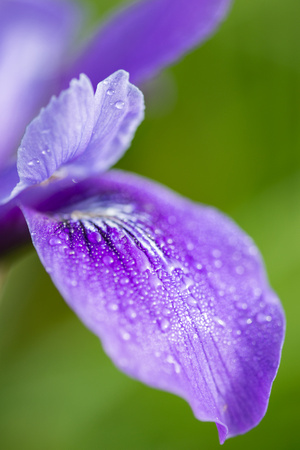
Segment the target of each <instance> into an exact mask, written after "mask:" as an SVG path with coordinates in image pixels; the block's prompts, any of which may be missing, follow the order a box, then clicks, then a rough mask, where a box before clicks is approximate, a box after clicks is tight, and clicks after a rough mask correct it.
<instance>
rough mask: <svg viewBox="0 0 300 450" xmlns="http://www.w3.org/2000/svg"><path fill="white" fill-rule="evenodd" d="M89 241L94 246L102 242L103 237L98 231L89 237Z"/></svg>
mask: <svg viewBox="0 0 300 450" xmlns="http://www.w3.org/2000/svg"><path fill="white" fill-rule="evenodd" d="M88 240H89V241H90V242H91V243H92V244H98V242H100V241H101V235H100V234H99V233H97V232H96V231H94V232H92V233H90V234H89V235H88Z"/></svg>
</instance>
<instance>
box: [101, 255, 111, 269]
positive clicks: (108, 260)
mask: <svg viewBox="0 0 300 450" xmlns="http://www.w3.org/2000/svg"><path fill="white" fill-rule="evenodd" d="M103 262H104V264H105V265H106V266H109V265H110V264H112V263H113V262H114V260H113V258H112V257H111V256H109V255H105V256H104V257H103Z"/></svg>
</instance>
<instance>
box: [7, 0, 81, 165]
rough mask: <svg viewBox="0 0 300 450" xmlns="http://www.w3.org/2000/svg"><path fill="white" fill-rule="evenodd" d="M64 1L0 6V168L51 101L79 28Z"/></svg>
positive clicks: (17, 0)
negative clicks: (45, 104) (68, 51)
mask: <svg viewBox="0 0 300 450" xmlns="http://www.w3.org/2000/svg"><path fill="white" fill-rule="evenodd" d="M77 19H78V17H77V9H76V8H75V5H74V4H69V3H66V2H64V1H55V0H51V1H48V0H46V1H40V0H1V2H0V98H1V101H0V167H3V166H5V165H6V164H7V162H8V160H9V158H10V157H11V156H12V155H13V154H14V153H15V152H16V151H17V147H18V145H19V143H20V139H21V137H22V135H23V133H24V131H25V127H26V125H27V123H28V122H29V121H30V120H31V119H32V118H33V117H34V114H35V113H37V112H38V110H39V108H40V107H41V106H42V105H43V103H46V102H47V101H48V99H49V93H51V90H53V89H54V86H55V80H56V81H57V73H58V71H59V69H60V70H62V65H63V63H64V61H63V55H64V53H65V52H66V51H67V49H68V48H69V47H70V42H71V40H72V38H73V37H74V34H75V31H76V30H77V25H78V20H77Z"/></svg>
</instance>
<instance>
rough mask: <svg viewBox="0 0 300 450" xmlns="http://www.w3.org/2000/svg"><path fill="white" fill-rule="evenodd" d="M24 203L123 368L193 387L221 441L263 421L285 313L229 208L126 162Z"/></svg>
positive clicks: (63, 277)
mask: <svg viewBox="0 0 300 450" xmlns="http://www.w3.org/2000/svg"><path fill="white" fill-rule="evenodd" d="M24 213H25V217H26V220H27V222H28V225H29V229H30V233H31V236H32V239H33V243H34V245H35V247H36V249H37V252H38V254H39V256H40V258H41V261H42V263H43V264H44V266H45V268H46V270H47V271H48V272H49V274H50V276H51V277H52V279H53V281H54V283H55V284H56V286H57V287H58V289H59V290H60V292H61V294H62V295H63V297H64V298H65V300H66V301H67V303H68V304H69V305H70V307H71V308H72V309H73V310H74V311H75V312H76V314H77V315H78V316H79V317H80V319H81V320H82V321H83V322H84V323H85V324H86V325H87V326H88V327H89V328H90V329H91V330H92V331H93V332H94V333H95V334H96V335H97V336H99V337H100V338H101V340H102V343H103V346H104V348H105V350H106V352H107V353H108V355H109V356H110V357H111V358H112V360H113V361H114V362H115V364H116V365H117V366H118V367H119V368H120V369H121V370H123V371H124V372H126V373H127V374H129V375H131V376H133V377H135V378H137V379H139V380H141V381H143V382H145V383H147V384H149V385H150V386H154V387H157V388H160V389H164V390H167V391H170V392H173V393H175V394H177V395H180V396H182V397H183V398H185V399H186V400H187V401H188V402H189V403H190V405H191V407H192V409H193V411H194V414H195V416H196V417H197V418H198V419H200V420H204V421H214V422H216V424H217V427H218V431H219V436H220V441H221V443H223V442H224V440H225V439H226V438H228V437H231V436H235V435H237V434H241V433H245V432H246V431H248V430H249V429H251V428H252V427H254V426H255V425H257V424H258V422H259V421H260V420H261V419H262V417H263V416H264V414H265V411H266V408H267V404H268V399H269V395H270V389H271V386H272V382H273V379H274V377H275V375H276V372H277V368H278V365H279V359H280V353H281V347H282V341H283V335H284V326H285V319H284V314H283V311H282V308H281V305H280V303H279V300H278V298H277V296H276V295H275V294H274V292H273V291H272V290H271V288H270V287H269V284H268V281H267V278H266V274H265V270H264V267H263V263H262V261H261V257H260V256H259V253H258V250H257V248H256V247H255V245H254V243H253V242H252V240H251V239H250V238H249V237H248V236H247V235H245V233H243V232H242V231H241V230H240V229H239V228H238V227H237V226H236V225H235V224H234V223H233V222H232V221H231V220H230V219H228V218H227V217H225V216H224V215H222V214H221V213H220V212H218V211H216V210H215V209H213V208H210V207H206V206H203V205H197V204H194V203H192V202H191V201H189V200H186V199H184V198H182V197H180V196H178V195H176V194H175V193H173V192H171V191H169V190H167V189H165V188H163V187H162V186H159V185H157V184H155V183H153V182H150V181H147V180H145V179H142V178H139V177H137V176H134V175H132V174H128V173H127V174H126V173H122V172H119V171H111V172H109V173H107V174H105V175H103V176H102V177H101V178H100V179H93V180H89V182H84V183H82V184H79V185H76V186H74V187H73V188H72V189H70V190H69V191H65V192H64V193H63V195H61V193H60V194H58V195H56V196H54V197H53V198H52V199H48V201H47V202H46V203H44V204H43V206H41V207H40V208H39V210H34V209H30V208H26V207H24Z"/></svg>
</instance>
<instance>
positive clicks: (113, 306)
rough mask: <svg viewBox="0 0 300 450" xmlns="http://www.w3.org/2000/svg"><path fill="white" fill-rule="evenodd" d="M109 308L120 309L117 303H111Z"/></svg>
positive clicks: (111, 309) (112, 309)
mask: <svg viewBox="0 0 300 450" xmlns="http://www.w3.org/2000/svg"><path fill="white" fill-rule="evenodd" d="M108 309H109V310H110V311H118V309H119V306H118V305H117V304H116V303H110V304H109V305H108Z"/></svg>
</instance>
